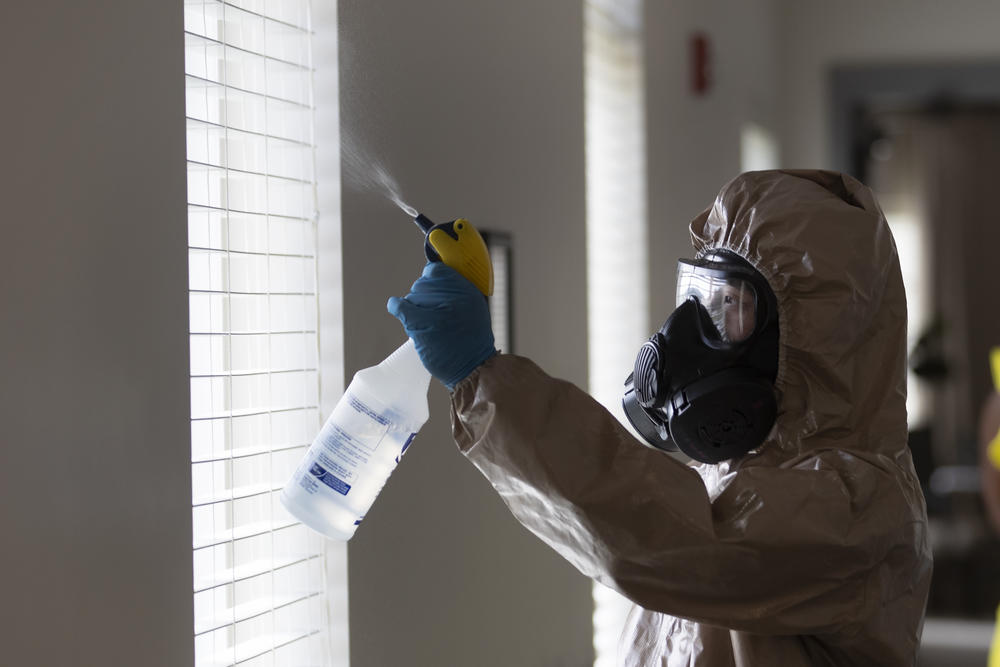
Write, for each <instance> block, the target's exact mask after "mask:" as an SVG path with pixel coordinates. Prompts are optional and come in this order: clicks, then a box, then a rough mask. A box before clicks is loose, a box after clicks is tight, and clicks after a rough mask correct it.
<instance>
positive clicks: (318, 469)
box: [309, 463, 351, 496]
mask: <svg viewBox="0 0 1000 667" xmlns="http://www.w3.org/2000/svg"><path fill="white" fill-rule="evenodd" d="M309 474H310V475H313V476H314V477H316V479H318V480H319V481H321V482H323V483H324V484H326V485H327V486H329V487H330V488H331V489H333V490H334V491H336V492H337V493H339V494H340V495H342V496H346V495H347V492H348V491H350V490H351V485H350V484H348V483H347V482H345V481H344V480H342V479H340V478H339V477H337V476H336V475H334V474H333V473H331V472H330V471H328V470H327V469H326V468H324V467H323V466H321V465H320V464H318V463H314V464H312V466H311V467H310V468H309Z"/></svg>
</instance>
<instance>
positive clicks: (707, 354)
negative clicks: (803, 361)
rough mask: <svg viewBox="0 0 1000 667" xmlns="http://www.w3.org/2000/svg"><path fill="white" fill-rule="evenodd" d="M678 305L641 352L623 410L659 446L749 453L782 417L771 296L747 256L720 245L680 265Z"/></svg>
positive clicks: (712, 456) (707, 458)
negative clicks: (778, 405)
mask: <svg viewBox="0 0 1000 667" xmlns="http://www.w3.org/2000/svg"><path fill="white" fill-rule="evenodd" d="M676 304H677V308H676V310H674V312H673V313H671V315H670V317H668V318H667V321H666V322H664V324H663V326H662V327H660V330H659V331H658V332H656V333H655V334H653V336H652V337H650V339H649V340H648V341H646V342H645V343H643V345H642V347H641V348H640V349H639V353H638V354H637V355H636V359H635V367H634V369H633V372H632V373H631V374H629V376H628V379H626V381H625V396H624V398H623V399H622V404H623V407H624V409H625V415H626V416H627V417H628V420H629V422H631V424H632V426H633V427H635V429H636V431H638V432H639V434H640V435H641V436H642V437H643V439H644V440H645V441H646V442H647V443H648V444H649V445H651V446H652V447H655V448H657V449H662V450H665V451H678V450H679V451H681V452H683V453H684V454H686V455H687V456H690V457H691V458H693V459H695V460H697V461H701V462H702V463H719V462H721V461H726V460H728V459H733V458H738V457H740V456H743V455H744V454H746V453H747V452H749V451H751V450H753V449H755V448H757V447H759V446H760V445H761V444H762V443H763V442H764V439H765V438H766V437H767V435H768V433H769V432H770V431H771V427H772V426H773V425H774V420H775V418H776V415H777V400H776V397H775V390H774V380H775V377H776V375H777V370H778V312H777V311H778V309H777V301H776V299H775V297H774V293H773V292H772V291H771V288H770V286H768V284H767V281H766V280H765V279H764V277H763V276H761V275H760V273H758V272H757V271H756V270H755V269H754V268H753V266H751V265H750V263H749V262H747V261H746V260H744V259H743V258H742V257H740V256H739V255H737V254H735V253H733V252H731V251H727V250H715V251H712V252H710V253H708V254H706V255H705V256H703V257H702V258H700V259H698V260H694V261H690V260H681V261H680V262H678V266H677V301H676Z"/></svg>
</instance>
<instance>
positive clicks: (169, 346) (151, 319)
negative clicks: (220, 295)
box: [0, 0, 193, 667]
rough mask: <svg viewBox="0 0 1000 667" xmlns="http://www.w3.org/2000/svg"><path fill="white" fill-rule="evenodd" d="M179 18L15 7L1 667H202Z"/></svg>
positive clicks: (0, 25) (4, 257) (122, 10)
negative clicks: (194, 558) (196, 600)
mask: <svg viewBox="0 0 1000 667" xmlns="http://www.w3.org/2000/svg"><path fill="white" fill-rule="evenodd" d="M182 11H183V3H181V2H150V1H141V2H136V1H134V0H102V1H101V2H87V3H74V2H63V3H58V4H57V5H52V4H50V3H32V2H5V3H2V5H0V79H2V81H3V82H4V83H3V85H4V92H3V106H2V108H0V120H2V124H3V129H4V130H3V135H4V141H3V160H2V162H0V192H2V200H3V218H2V223H0V224H2V227H3V240H2V241H0V321H2V324H0V397H2V400H0V528H2V531H3V547H2V549H0V591H2V592H0V598H2V602H0V637H2V638H3V642H2V648H0V662H3V664H5V665H19V666H22V665H23V666H33V665H74V666H76V665H94V666H101V667H105V666H109V665H138V664H141V665H143V666H155V665H163V667H183V666H185V665H191V664H192V663H193V642H192V628H193V619H192V601H191V507H190V498H191V482H190V477H191V473H190V471H191V464H190V460H191V459H190V457H191V451H190V444H189V443H190V428H189V421H188V419H189V416H190V405H189V399H188V393H189V392H188V340H187V322H188V299H187V261H186V260H187V251H186V244H187V225H186V222H185V221H186V211H185V181H184V159H185V158H184V80H183V76H182V75H181V72H183V67H184V51H183V39H182V38H181V35H182V31H183V22H182Z"/></svg>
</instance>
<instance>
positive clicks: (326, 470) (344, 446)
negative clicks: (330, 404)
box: [309, 393, 392, 496]
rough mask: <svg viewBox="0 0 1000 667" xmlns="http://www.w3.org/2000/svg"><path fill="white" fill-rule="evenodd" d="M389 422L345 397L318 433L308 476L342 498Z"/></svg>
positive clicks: (353, 397)
mask: <svg viewBox="0 0 1000 667" xmlns="http://www.w3.org/2000/svg"><path fill="white" fill-rule="evenodd" d="M391 425H392V423H391V421H390V420H389V419H388V418H387V417H386V416H385V415H383V414H381V413H379V412H378V411H377V410H375V409H373V408H372V407H371V406H370V405H368V404H366V403H364V402H363V401H361V400H360V399H359V398H358V397H357V396H355V395H354V394H350V393H349V394H347V395H346V396H344V399H343V400H341V401H340V402H339V403H337V407H336V408H334V411H333V414H331V415H330V418H329V419H328V420H327V422H326V425H325V426H324V427H323V430H322V431H321V432H320V434H319V438H318V439H319V441H320V443H321V444H322V448H321V449H320V452H319V456H318V457H317V459H316V461H315V463H314V464H313V465H312V466H311V467H310V469H309V473H310V474H311V475H312V476H313V477H315V478H316V479H318V480H319V481H320V482H322V483H323V484H325V485H326V486H328V487H330V488H331V489H333V490H334V491H336V492H337V493H340V494H341V495H345V496H346V495H347V494H348V493H349V492H350V490H351V487H352V486H353V485H354V483H355V481H356V480H357V476H358V472H359V470H360V469H362V468H364V466H365V464H367V463H368V461H369V460H370V459H371V457H372V455H374V454H375V452H376V451H377V450H378V449H379V446H380V445H381V444H382V442H383V441H384V440H385V436H386V433H387V432H388V431H389V429H390V427H391Z"/></svg>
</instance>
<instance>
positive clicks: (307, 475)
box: [281, 213, 493, 540]
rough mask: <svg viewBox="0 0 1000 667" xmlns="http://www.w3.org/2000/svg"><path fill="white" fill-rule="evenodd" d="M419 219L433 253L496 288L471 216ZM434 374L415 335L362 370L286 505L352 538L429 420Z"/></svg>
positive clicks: (318, 526) (329, 531)
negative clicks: (423, 359)
mask: <svg viewBox="0 0 1000 667" xmlns="http://www.w3.org/2000/svg"><path fill="white" fill-rule="evenodd" d="M414 222H416V224H417V226H418V227H420V229H421V230H422V231H423V232H424V254H425V255H426V256H427V259H428V261H431V262H444V263H445V264H447V265H448V266H450V267H452V268H453V269H455V270H456V271H458V272H459V273H461V274H462V275H463V276H465V277H466V278H467V279H468V280H469V281H471V282H472V283H473V284H474V285H475V286H476V287H477V288H479V291H481V292H482V293H483V294H485V295H486V296H490V295H491V294H492V293H493V266H492V264H491V263H490V256H489V251H488V250H487V249H486V243H485V242H484V241H483V237H482V236H480V234H479V232H478V231H477V230H476V228H475V227H473V226H472V224H471V223H470V222H469V221H468V220H464V219H461V218H460V219H458V220H453V221H451V222H446V223H442V224H435V223H434V222H433V221H431V220H430V219H429V218H427V217H426V216H425V215H423V214H419V213H418V214H417V216H416V218H414ZM430 378H431V376H430V373H428V372H427V369H425V368H424V366H423V364H422V363H421V361H420V357H419V356H418V355H417V351H416V348H415V347H414V345H413V341H412V340H410V339H408V340H407V341H406V342H405V343H404V344H403V345H402V346H400V347H399V348H398V349H396V351H394V352H393V353H392V354H390V355H389V356H388V357H387V358H386V359H385V360H384V361H382V362H381V363H380V364H378V365H376V366H371V367H369V368H364V369H362V370H360V371H358V372H357V373H355V374H354V379H352V380H351V383H350V385H348V387H347V390H346V391H345V392H344V395H343V396H342V397H341V398H340V401H338V403H337V406H336V407H335V408H334V409H333V412H332V413H331V414H330V417H329V418H328V419H327V421H326V424H324V426H323V428H322V429H321V430H320V432H319V434H318V435H317V436H316V439H315V440H313V443H312V445H311V446H310V447H309V450H308V452H306V455H305V457H304V458H303V459H302V463H300V464H299V467H298V469H297V470H296V471H295V474H294V475H292V478H291V480H289V481H288V483H287V484H286V485H285V488H284V489H283V490H282V492H281V503H282V504H283V505H284V506H285V508H286V509H287V510H288V511H289V512H290V513H291V514H292V515H293V516H294V517H295V518H296V519H298V520H299V521H301V522H302V523H304V524H305V525H307V526H309V527H310V528H312V529H313V530H316V531H318V532H320V533H322V534H323V535H326V536H327V537H329V538H332V539H338V540H349V539H350V538H351V536H353V535H354V531H355V530H356V529H357V527H358V524H360V523H361V520H362V519H363V518H364V516H365V514H366V513H367V512H368V509H369V508H370V507H371V505H372V503H373V502H375V498H376V496H378V494H379V492H380V491H381V490H382V487H383V486H384V485H385V482H386V480H387V479H388V478H389V475H390V474H392V471H393V469H395V467H396V465H397V464H398V463H399V460H400V458H401V457H402V456H403V453H404V452H406V449H407V448H408V447H409V446H410V443H411V442H413V439H414V438H415V437H416V435H417V432H418V431H419V430H420V428H421V427H422V426H423V425H424V422H426V421H427V417H428V409H427V388H428V384H429V382H430Z"/></svg>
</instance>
